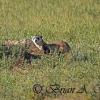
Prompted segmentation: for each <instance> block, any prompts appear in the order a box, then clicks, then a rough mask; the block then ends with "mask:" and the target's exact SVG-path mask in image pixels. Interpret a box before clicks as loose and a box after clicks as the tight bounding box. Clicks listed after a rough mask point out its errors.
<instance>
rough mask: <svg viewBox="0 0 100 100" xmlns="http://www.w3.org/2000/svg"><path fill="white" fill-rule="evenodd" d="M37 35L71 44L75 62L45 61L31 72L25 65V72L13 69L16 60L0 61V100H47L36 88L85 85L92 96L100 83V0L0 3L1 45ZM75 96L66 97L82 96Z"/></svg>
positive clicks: (91, 97) (93, 98)
mask: <svg viewBox="0 0 100 100" xmlns="http://www.w3.org/2000/svg"><path fill="white" fill-rule="evenodd" d="M36 34H39V35H43V37H44V39H45V41H47V42H50V41H54V40H66V41H67V42H68V43H69V44H70V46H71V49H72V52H73V55H74V60H72V59H69V58H67V59H65V58H63V57H57V56H52V57H51V58H50V57H49V58H45V57H43V58H42V59H41V60H33V62H32V66H31V68H30V66H29V65H26V66H25V70H21V73H20V72H17V71H16V70H15V71H12V70H10V66H11V65H12V63H14V60H12V59H9V60H7V59H6V58H4V59H2V60H0V100H42V97H41V98H39V97H38V96H37V95H36V94H34V92H33V91H32V87H33V85H34V84H36V83H40V84H42V85H44V86H49V85H50V84H55V83H57V84H60V85H61V86H62V87H70V86H72V87H79V86H81V85H84V84H86V86H87V87H88V90H89V91H90V90H91V88H93V86H94V85H96V84H99V81H100V0H0V42H3V41H4V40H5V39H16V40H19V39H23V38H30V37H31V36H32V35H36ZM91 84H93V85H91ZM99 94H100V91H99V93H94V94H93V93H89V94H88V98H87V96H84V99H83V100H100V97H99ZM74 95H75V96H73V94H70V95H66V98H70V96H71V97H72V98H73V99H74V98H76V97H78V95H76V94H74ZM81 95H83V94H81ZM85 97H86V98H85ZM50 100H51V99H50ZM68 100H70V99H68ZM74 100H78V98H77V99H74Z"/></svg>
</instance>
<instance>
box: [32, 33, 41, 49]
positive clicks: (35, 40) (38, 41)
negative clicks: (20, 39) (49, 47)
mask: <svg viewBox="0 0 100 100" xmlns="http://www.w3.org/2000/svg"><path fill="white" fill-rule="evenodd" d="M32 42H33V43H34V44H35V46H36V47H37V48H39V49H40V50H42V46H43V38H42V36H39V35H36V36H33V37H32Z"/></svg>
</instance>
